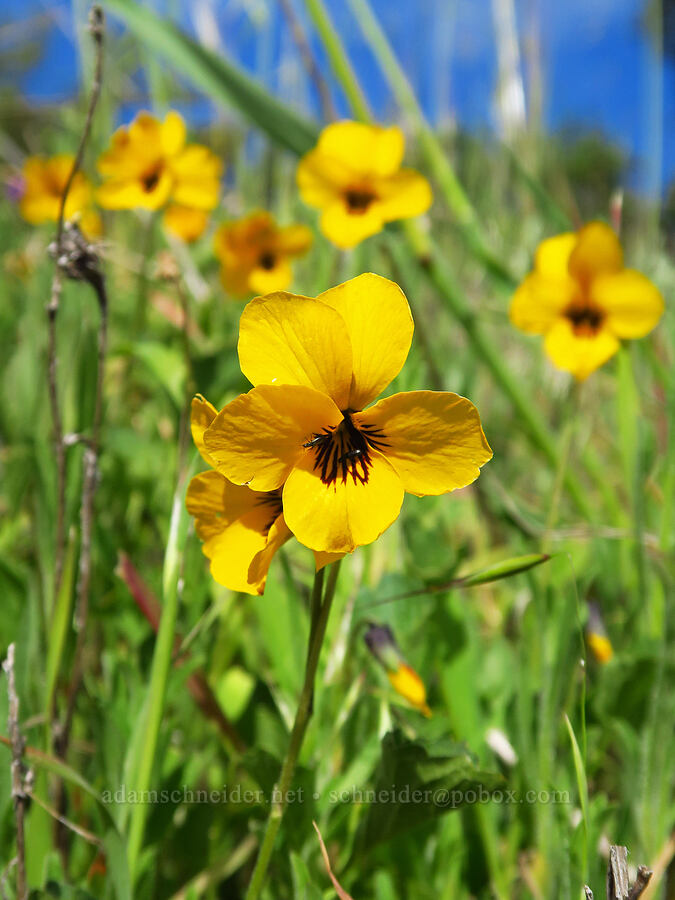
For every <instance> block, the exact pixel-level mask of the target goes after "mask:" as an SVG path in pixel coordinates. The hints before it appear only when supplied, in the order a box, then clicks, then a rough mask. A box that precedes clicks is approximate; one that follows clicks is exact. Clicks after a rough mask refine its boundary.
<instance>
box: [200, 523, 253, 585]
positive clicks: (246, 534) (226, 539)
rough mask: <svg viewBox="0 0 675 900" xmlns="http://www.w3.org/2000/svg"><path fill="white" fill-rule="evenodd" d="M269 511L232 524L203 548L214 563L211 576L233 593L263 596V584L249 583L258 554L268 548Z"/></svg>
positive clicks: (212, 563)
mask: <svg viewBox="0 0 675 900" xmlns="http://www.w3.org/2000/svg"><path fill="white" fill-rule="evenodd" d="M268 527H269V511H268V510H266V509H265V508H264V507H263V506H259V507H257V508H256V509H252V510H250V512H248V513H245V514H244V515H243V516H242V517H241V518H239V519H237V520H236V521H234V522H232V523H231V524H230V525H228V527H227V528H226V529H225V530H224V531H223V532H222V533H221V534H219V535H216V536H215V537H213V538H211V539H210V540H208V541H206V543H205V544H204V546H203V547H202V551H203V553H204V555H205V556H207V557H208V558H209V559H210V560H211V575H212V576H213V577H214V579H215V580H216V581H217V582H218V584H222V585H224V586H225V587H227V588H229V589H230V590H231V591H242V592H244V593H246V594H261V593H262V587H261V585H260V584H259V583H257V584H252V583H251V582H250V581H249V569H250V567H251V563H252V562H253V560H254V559H255V558H256V556H257V554H258V553H261V552H262V551H264V549H265V547H266V546H267V528H268Z"/></svg>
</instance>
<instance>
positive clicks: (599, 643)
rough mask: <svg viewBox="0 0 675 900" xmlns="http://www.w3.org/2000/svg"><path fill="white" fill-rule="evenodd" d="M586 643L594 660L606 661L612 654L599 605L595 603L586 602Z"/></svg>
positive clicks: (610, 643)
mask: <svg viewBox="0 0 675 900" xmlns="http://www.w3.org/2000/svg"><path fill="white" fill-rule="evenodd" d="M586 643H587V644H588V647H589V649H590V651H591V653H592V654H593V657H594V658H595V660H596V662H599V663H603V664H604V663H607V662H609V661H610V659H611V658H612V657H613V656H614V650H613V648H612V642H611V641H610V639H609V637H608V635H607V630H606V628H605V624H604V622H603V621H602V616H601V614H600V607H599V606H598V605H597V603H589V604H588V621H587V622H586Z"/></svg>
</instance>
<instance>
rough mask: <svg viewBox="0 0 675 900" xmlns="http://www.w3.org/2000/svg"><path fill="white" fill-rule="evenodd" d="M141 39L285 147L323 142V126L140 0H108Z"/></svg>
mask: <svg viewBox="0 0 675 900" xmlns="http://www.w3.org/2000/svg"><path fill="white" fill-rule="evenodd" d="M105 6H106V8H107V9H109V10H110V12H112V13H114V14H115V15H118V16H120V17H121V18H122V19H124V21H125V22H126V24H127V26H128V27H129V29H130V30H131V31H132V32H133V33H134V34H135V35H136V37H137V38H138V39H139V40H141V41H142V42H143V44H144V45H145V46H146V47H149V48H150V49H151V50H153V51H154V52H155V53H157V54H158V55H159V56H161V57H163V58H164V59H166V61H167V62H168V63H170V64H171V65H172V66H173V67H174V68H175V69H177V70H178V71H179V72H182V73H183V74H185V75H186V76H187V77H188V78H189V79H190V81H192V83H193V84H194V85H195V86H196V87H198V88H200V89H201V90H203V91H204V92H205V93H207V94H208V95H209V96H210V97H213V98H214V100H217V101H219V102H220V103H225V104H228V105H233V106H236V107H237V108H238V109H240V110H241V111H242V112H243V113H244V114H245V115H246V116H247V118H249V119H250V120H251V121H252V122H253V123H254V124H255V125H257V126H258V127H259V128H261V129H262V130H263V131H265V132H267V134H269V136H270V137H271V138H272V139H273V140H275V141H276V142H277V143H279V144H281V146H283V147H286V148H287V149H288V150H292V151H293V152H294V153H298V154H302V153H306V152H307V150H309V149H310V148H311V147H313V146H314V144H315V143H316V139H317V134H318V130H317V127H316V126H315V125H314V124H313V123H311V122H310V121H308V120H307V119H305V118H304V117H303V116H301V115H299V114H298V113H296V112H295V111H294V110H292V109H291V108H290V107H288V106H285V105H284V104H283V103H282V102H281V101H280V100H278V99H277V98H276V97H272V96H271V95H270V94H268V93H267V91H266V90H265V89H264V88H263V87H261V86H260V85H259V84H258V83H257V82H256V81H254V80H253V79H252V78H249V76H248V75H246V74H245V73H244V72H242V71H241V69H240V68H238V67H237V66H235V65H233V64H232V63H231V62H229V61H228V60H227V59H224V58H223V57H222V56H220V55H218V54H216V53H214V52H213V51H212V50H209V49H208V48H206V47H202V46H201V45H200V44H198V43H197V42H196V41H193V40H192V38H190V37H188V36H187V35H186V34H183V32H181V31H180V29H178V28H177V27H176V26H175V25H174V24H173V23H172V22H169V21H167V20H166V19H163V18H160V16H158V15H156V14H155V13H154V12H152V11H151V10H150V9H149V8H148V7H146V6H141V4H139V3H136V2H134V0H106V3H105Z"/></svg>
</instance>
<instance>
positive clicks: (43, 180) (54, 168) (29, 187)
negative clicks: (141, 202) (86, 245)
mask: <svg viewBox="0 0 675 900" xmlns="http://www.w3.org/2000/svg"><path fill="white" fill-rule="evenodd" d="M74 162H75V157H74V156H73V155H72V154H70V153H61V154H59V155H58V156H52V157H49V158H47V157H44V156H31V157H29V158H28V159H27V160H26V162H25V163H24V165H23V169H22V172H21V175H22V178H23V183H24V185H23V187H24V189H23V194H22V197H21V200H20V202H19V211H20V213H21V215H22V216H23V218H24V219H25V220H26V221H27V222H30V223H31V224H32V225H42V224H43V223H44V222H56V221H57V220H58V218H59V211H60V209H61V197H62V196H63V191H64V188H65V186H66V182H67V181H68V177H69V175H70V172H71V170H72V168H73V163H74ZM92 203H93V191H92V187H91V182H90V181H89V179H88V178H87V177H86V176H85V175H84V174H83V173H82V172H77V173H76V175H75V178H74V179H73V183H72V184H71V186H70V190H69V191H68V197H67V199H66V205H65V209H64V218H65V219H66V220H68V219H72V218H74V217H77V216H78V214H79V225H80V228H81V229H82V231H83V233H84V234H86V235H87V236H88V237H98V236H99V235H100V234H101V231H102V226H101V218H100V216H99V215H98V213H97V212H96V211H95V210H94V209H93V208H92Z"/></svg>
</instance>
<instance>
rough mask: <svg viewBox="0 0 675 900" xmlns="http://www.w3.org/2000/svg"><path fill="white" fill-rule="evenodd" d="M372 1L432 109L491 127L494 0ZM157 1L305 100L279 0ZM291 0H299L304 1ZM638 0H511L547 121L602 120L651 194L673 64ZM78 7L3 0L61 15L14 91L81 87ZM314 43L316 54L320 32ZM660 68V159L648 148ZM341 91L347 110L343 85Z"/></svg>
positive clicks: (362, 48)
mask: <svg viewBox="0 0 675 900" xmlns="http://www.w3.org/2000/svg"><path fill="white" fill-rule="evenodd" d="M371 2H372V6H373V8H374V9H375V11H376V12H377V14H378V16H379V18H380V21H381V22H382V24H383V26H384V28H385V30H386V32H387V34H388V36H389V38H390V40H391V41H392V44H393V46H394V48H395V50H396V52H397V54H398V56H399V59H400V60H401V62H402V63H403V65H404V67H405V69H406V71H407V73H408V75H409V77H410V80H411V81H412V83H413V85H414V87H415V89H416V91H417V93H418V96H419V97H420V100H421V102H422V103H423V105H424V108H425V111H426V112H427V114H428V116H429V117H430V118H431V119H432V120H434V121H443V120H447V119H449V118H450V117H452V118H453V119H455V120H457V121H458V122H459V124H460V125H462V126H464V127H466V128H469V129H471V130H479V131H483V130H494V129H495V128H496V126H497V121H496V117H495V104H494V96H495V80H496V72H497V63H496V55H495V39H494V28H493V18H492V5H491V0H417V2H416V3H404V2H400V3H397V2H392V0H371ZM153 5H154V6H155V8H157V9H162V10H163V11H165V10H166V8H169V9H171V10H172V12H173V14H174V15H175V16H176V17H177V19H178V20H179V21H180V22H181V24H182V25H183V26H184V27H185V28H187V29H188V30H190V31H191V32H192V33H195V30H196V31H197V32H198V31H199V16H197V15H195V10H199V11H201V13H202V16H201V19H202V21H204V20H205V19H208V16H209V15H213V16H214V18H215V21H216V23H217V26H218V31H219V32H220V36H221V37H220V39H219V46H221V47H222V48H223V50H224V52H226V53H227V54H228V55H229V56H230V57H234V58H236V59H238V60H239V61H240V62H241V63H242V64H243V65H244V66H245V67H246V68H247V69H248V70H249V71H250V72H252V73H253V74H255V75H256V76H258V77H260V78H261V79H263V80H264V81H265V82H266V83H267V84H268V86H269V87H270V88H271V89H273V90H277V91H283V93H284V96H285V97H286V98H287V99H290V100H291V102H297V103H299V104H303V105H306V104H307V103H311V102H312V96H311V94H308V93H307V88H306V84H305V83H304V74H303V72H302V69H301V67H300V66H299V63H298V62H297V57H296V55H295V53H294V47H293V43H292V39H291V37H290V35H289V33H288V30H287V28H286V26H285V21H284V19H283V17H282V16H281V14H280V12H279V9H278V6H277V4H276V2H275V0H226V2H222V0H221V2H219V0H155V3H153ZM294 5H295V7H296V8H297V9H301V7H302V3H301V2H299V0H295V3H294ZM328 6H329V8H330V9H331V13H332V15H333V18H334V20H335V23H336V27H337V29H338V31H339V32H340V34H341V35H342V37H343V38H344V40H345V42H346V44H347V47H348V50H349V53H350V56H351V59H352V61H353V63H354V66H355V68H356V70H357V72H358V74H359V77H360V78H361V80H362V83H363V85H364V87H365V91H366V93H367V95H368V98H369V100H370V101H371V104H372V106H373V108H374V109H375V111H376V113H377V114H378V115H379V116H380V117H381V118H387V117H390V116H393V115H395V114H396V108H395V105H394V103H393V100H392V98H391V95H390V94H389V91H388V90H387V86H386V83H385V82H384V80H383V78H382V75H381V73H380V72H379V70H378V68H377V65H376V63H375V61H374V60H373V58H372V56H371V55H370V52H369V50H368V48H367V46H366V44H365V42H364V40H363V38H362V36H361V34H360V31H359V28H358V25H357V24H356V23H355V21H354V19H353V17H352V15H351V13H350V11H349V8H348V4H346V3H345V2H344V0H328ZM643 6H644V2H643V0H566V2H565V3H564V4H563V3H557V2H553V0H516V15H517V21H518V29H519V33H520V37H521V48H522V47H523V46H524V43H525V39H526V37H527V34H528V32H529V30H530V21H531V20H530V18H529V17H530V15H531V11H532V9H535V10H536V11H537V18H538V21H539V29H538V33H539V37H540V44H541V72H542V87H543V117H544V124H545V126H546V127H547V128H548V129H549V130H551V131H555V130H557V129H560V128H564V127H566V126H576V127H580V128H588V129H593V130H601V131H602V132H603V133H604V134H605V135H606V136H607V137H609V138H611V139H612V140H613V141H615V142H616V143H618V144H619V145H620V146H621V147H622V148H623V149H624V150H625V151H626V152H627V154H628V155H629V156H630V158H631V162H632V166H631V183H632V185H633V186H634V187H635V188H637V189H638V190H640V191H642V192H643V193H648V194H655V193H657V192H658V191H659V190H660V189H662V187H663V185H664V184H666V183H668V182H670V181H672V180H673V179H675V133H674V129H673V122H675V65H674V64H673V62H672V61H667V62H666V64H665V65H664V67H663V70H662V72H661V70H660V69H659V64H658V60H657V59H656V57H655V54H654V52H653V50H652V47H651V44H650V42H649V40H648V39H647V37H646V35H645V34H644V31H643V29H642V27H641V20H642V15H643ZM73 7H74V8H75V10H77V13H78V20H79V21H81V16H82V15H84V9H85V4H84V2H80V0H74V3H73V5H71V4H70V3H68V2H63V0H60V2H51V3H49V2H47V0H41V2H40V0H4V2H3V11H2V13H0V21H5V22H7V21H14V22H20V21H24V22H30V21H34V20H35V17H36V16H40V15H44V14H45V13H49V14H50V15H53V16H54V17H55V20H56V22H57V24H56V25H54V26H53V27H51V28H50V29H49V31H48V33H47V40H46V43H45V46H44V53H43V56H42V58H41V60H40V61H39V63H38V64H37V65H36V66H35V67H34V69H33V70H32V71H31V72H29V73H27V74H26V75H25V76H24V77H22V78H20V79H19V84H18V87H19V89H20V90H21V91H22V92H23V93H24V94H25V95H26V96H27V97H28V98H29V99H30V100H33V101H35V102H54V101H60V100H66V99H68V98H69V97H71V96H72V95H73V93H74V92H75V91H76V89H77V83H78V57H77V52H76V50H75V49H74V43H73V35H74V33H75V30H74V12H73ZM203 27H204V28H206V29H207V30H208V27H207V26H203ZM15 33H17V32H16V31H15ZM211 36H213V34H212V32H211ZM315 46H316V50H317V53H318V55H319V56H320V57H321V52H320V47H319V45H318V42H316V45H315ZM2 49H3V47H2V46H0V51H1V50H2ZM660 74H662V76H663V77H662V88H663V115H662V128H663V154H662V166H659V163H658V157H657V156H656V155H655V154H654V153H653V152H652V140H653V137H652V135H653V121H654V111H653V107H654V97H655V96H657V93H656V91H657V89H658V85H659V80H660ZM300 82H301V84H300V87H299V86H298V84H299V83H300ZM337 99H338V105H339V106H340V107H341V111H342V112H346V106H344V104H343V103H342V102H341V98H340V96H339V92H337ZM206 108H208V106H207V107H206Z"/></svg>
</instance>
